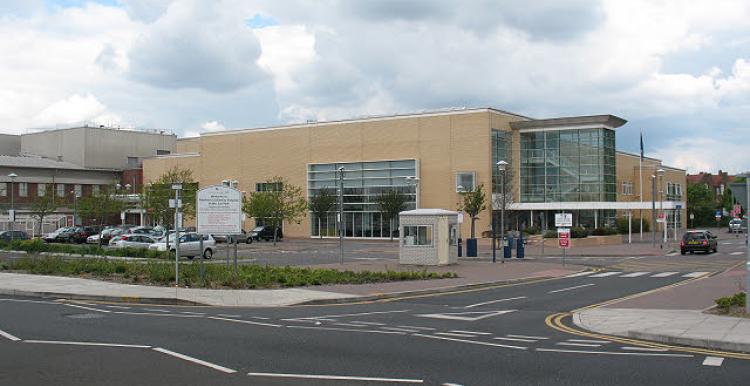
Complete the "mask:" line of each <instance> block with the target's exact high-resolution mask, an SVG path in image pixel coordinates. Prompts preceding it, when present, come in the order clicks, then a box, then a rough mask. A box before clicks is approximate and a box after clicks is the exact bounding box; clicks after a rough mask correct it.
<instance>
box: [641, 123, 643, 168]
mask: <svg viewBox="0 0 750 386" xmlns="http://www.w3.org/2000/svg"><path fill="white" fill-rule="evenodd" d="M641 162H643V129H641Z"/></svg>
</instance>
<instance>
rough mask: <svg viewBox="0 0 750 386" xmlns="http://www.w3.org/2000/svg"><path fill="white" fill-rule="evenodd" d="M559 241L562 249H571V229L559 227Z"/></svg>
mask: <svg viewBox="0 0 750 386" xmlns="http://www.w3.org/2000/svg"><path fill="white" fill-rule="evenodd" d="M557 243H558V247H560V248H562V249H570V229H568V228H558V229H557Z"/></svg>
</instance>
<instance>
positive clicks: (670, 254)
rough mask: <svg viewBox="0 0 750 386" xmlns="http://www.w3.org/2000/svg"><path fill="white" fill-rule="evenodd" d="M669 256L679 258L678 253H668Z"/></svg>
mask: <svg viewBox="0 0 750 386" xmlns="http://www.w3.org/2000/svg"><path fill="white" fill-rule="evenodd" d="M667 256H677V252H669V253H667Z"/></svg>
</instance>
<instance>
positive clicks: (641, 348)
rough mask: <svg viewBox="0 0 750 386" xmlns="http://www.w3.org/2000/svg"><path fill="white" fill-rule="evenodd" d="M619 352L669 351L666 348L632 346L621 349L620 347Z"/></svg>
mask: <svg viewBox="0 0 750 386" xmlns="http://www.w3.org/2000/svg"><path fill="white" fill-rule="evenodd" d="M620 350H626V351H653V352H664V351H669V349H667V348H658V347H633V346H623V347H620Z"/></svg>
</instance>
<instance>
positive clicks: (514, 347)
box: [411, 334, 528, 350]
mask: <svg viewBox="0 0 750 386" xmlns="http://www.w3.org/2000/svg"><path fill="white" fill-rule="evenodd" d="M411 336H419V337H422V338H430V339H440V340H449V341H452V342H461V343H470V344H478V345H480V346H493V347H503V348H512V349H516V350H526V349H527V348H528V347H521V346H510V345H507V344H497V343H490V342H478V341H474V340H466V339H457V338H446V337H443V336H434V335H424V334H412V335H411Z"/></svg>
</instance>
